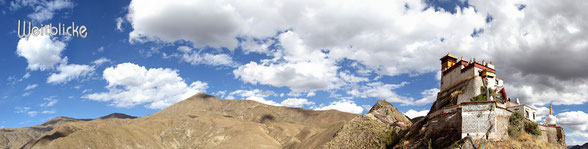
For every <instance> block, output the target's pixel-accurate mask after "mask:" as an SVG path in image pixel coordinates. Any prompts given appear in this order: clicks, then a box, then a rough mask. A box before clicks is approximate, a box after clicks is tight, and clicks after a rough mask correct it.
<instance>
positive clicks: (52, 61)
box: [16, 36, 66, 71]
mask: <svg viewBox="0 0 588 149" xmlns="http://www.w3.org/2000/svg"><path fill="white" fill-rule="evenodd" d="M65 46H66V44H65V43H63V42H61V41H59V40H56V39H51V38H50V37H49V36H31V37H29V38H21V39H20V40H19V41H18V45H17V47H16V52H17V54H18V55H19V56H22V57H24V58H26V59H27V63H28V66H27V69H29V70H41V71H43V70H47V69H52V68H53V67H55V65H56V64H57V63H59V62H61V52H62V51H63V50H64V49H65Z"/></svg>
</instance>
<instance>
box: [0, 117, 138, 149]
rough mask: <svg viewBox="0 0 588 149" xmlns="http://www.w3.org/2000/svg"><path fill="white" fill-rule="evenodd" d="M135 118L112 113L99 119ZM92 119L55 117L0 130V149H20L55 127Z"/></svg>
mask: <svg viewBox="0 0 588 149" xmlns="http://www.w3.org/2000/svg"><path fill="white" fill-rule="evenodd" d="M112 118H135V117H134V116H129V115H126V114H121V113H113V114H110V115H108V116H104V117H100V118H99V119H112ZM91 120H92V119H74V118H69V117H55V118H53V119H51V120H49V121H47V122H45V123H43V124H40V125H36V126H32V127H23V128H2V129H0V148H21V147H22V146H23V145H25V144H26V143H28V142H30V141H33V140H35V139H37V138H39V137H41V136H42V135H44V134H45V133H47V132H50V131H51V130H53V129H54V128H56V127H59V126H61V125H65V124H67V123H72V122H83V121H91Z"/></svg>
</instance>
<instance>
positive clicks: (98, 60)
mask: <svg viewBox="0 0 588 149" xmlns="http://www.w3.org/2000/svg"><path fill="white" fill-rule="evenodd" d="M110 62H111V61H110V59H108V58H105V57H102V58H99V59H97V60H94V61H93V62H92V64H94V65H96V66H98V65H102V64H104V63H110Z"/></svg>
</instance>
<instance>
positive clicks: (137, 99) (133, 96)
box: [83, 63, 208, 109]
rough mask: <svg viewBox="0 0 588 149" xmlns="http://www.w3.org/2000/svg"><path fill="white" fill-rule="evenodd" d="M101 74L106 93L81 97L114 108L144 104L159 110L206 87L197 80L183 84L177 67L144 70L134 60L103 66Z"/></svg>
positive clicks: (202, 90) (206, 85)
mask: <svg viewBox="0 0 588 149" xmlns="http://www.w3.org/2000/svg"><path fill="white" fill-rule="evenodd" d="M102 76H103V78H104V80H106V81H107V82H108V85H107V86H106V89H108V92H100V93H92V94H86V95H84V96H83V98H87V99H90V100H96V101H104V102H107V101H110V102H112V104H111V105H113V106H116V107H132V106H135V105H138V104H145V103H147V104H148V105H146V107H148V108H152V109H162V108H165V107H167V106H170V105H172V104H174V103H177V102H179V101H181V100H183V99H186V98H188V97H190V96H192V95H194V94H196V93H198V92H204V91H205V90H206V89H207V88H208V84H207V83H205V82H200V81H195V82H192V83H190V84H189V85H188V84H186V82H185V81H184V79H183V78H181V77H180V76H179V75H178V73H177V70H172V69H169V68H149V69H147V68H145V67H143V66H139V65H137V64H133V63H122V64H118V65H116V66H115V67H109V68H106V69H105V70H104V72H103V74H102Z"/></svg>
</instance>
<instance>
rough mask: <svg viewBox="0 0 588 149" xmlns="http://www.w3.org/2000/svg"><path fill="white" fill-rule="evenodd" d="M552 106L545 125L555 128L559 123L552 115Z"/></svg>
mask: <svg viewBox="0 0 588 149" xmlns="http://www.w3.org/2000/svg"><path fill="white" fill-rule="evenodd" d="M551 111H552V110H551V104H549V115H548V116H546V117H545V124H547V125H550V126H555V125H556V122H557V118H555V116H553V115H552V112H551Z"/></svg>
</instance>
